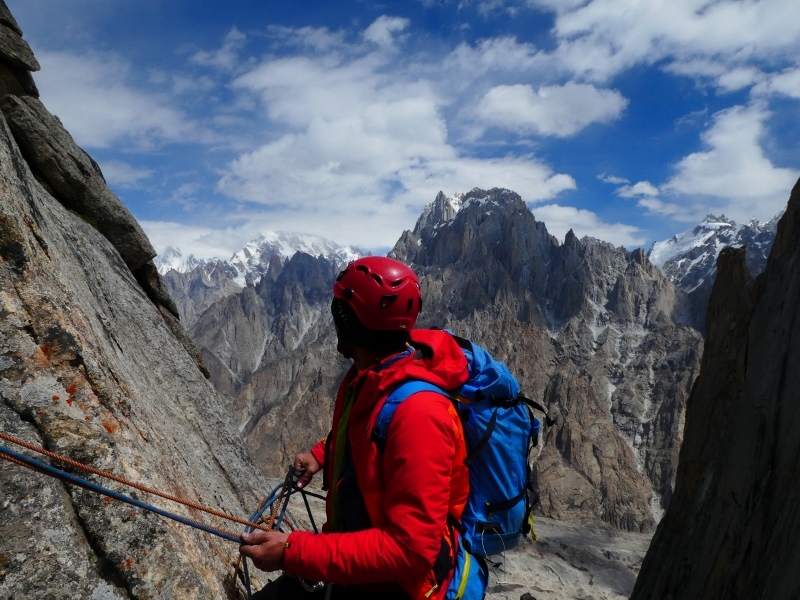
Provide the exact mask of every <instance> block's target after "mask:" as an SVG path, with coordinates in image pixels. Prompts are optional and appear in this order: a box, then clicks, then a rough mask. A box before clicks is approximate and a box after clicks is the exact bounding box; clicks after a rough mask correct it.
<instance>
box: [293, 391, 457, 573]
mask: <svg viewBox="0 0 800 600" xmlns="http://www.w3.org/2000/svg"><path fill="white" fill-rule="evenodd" d="M450 407H451V403H450V401H449V400H448V399H447V398H445V397H444V396H442V395H441V394H436V393H432V392H420V393H417V394H414V395H413V396H411V397H409V398H408V399H406V400H405V401H404V402H403V403H402V404H401V405H400V406H398V408H397V411H396V412H395V414H394V417H393V418H392V422H391V425H390V426H389V430H388V432H387V441H386V448H385V450H384V453H383V459H382V460H383V479H384V482H385V497H384V508H385V513H386V517H387V519H386V525H385V527H383V528H377V527H373V528H370V529H366V530H363V531H358V532H353V533H327V534H326V533H323V534H313V533H309V532H300V531H295V532H293V533H292V534H291V535H290V536H289V540H288V541H289V547H287V548H286V549H285V550H284V554H283V568H284V570H285V571H286V572H288V573H291V574H293V575H297V576H300V577H304V578H307V579H312V580H321V581H326V582H334V583H342V584H354V583H362V584H363V583H377V582H387V581H402V580H409V579H414V578H417V577H424V576H425V574H426V573H427V572H428V571H429V570H430V569H431V566H432V565H433V563H434V561H435V559H436V556H437V554H438V552H439V550H440V547H441V540H442V535H443V532H444V530H445V523H446V520H447V511H448V506H449V499H450V481H451V476H452V469H453V462H454V457H455V456H456V451H457V444H459V440H460V439H461V438H460V429H459V427H460V425H459V424H458V423H457V422H454V419H455V420H456V421H457V419H458V416H457V415H455V414H454V412H453V411H452V409H451V408H450Z"/></svg>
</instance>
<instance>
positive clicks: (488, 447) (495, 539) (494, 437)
mask: <svg viewBox="0 0 800 600" xmlns="http://www.w3.org/2000/svg"><path fill="white" fill-rule="evenodd" d="M451 335H452V334H451ZM453 339H454V340H455V341H456V342H457V343H458V345H459V346H460V347H461V349H462V351H463V352H464V356H465V357H466V359H467V363H468V369H469V379H468V380H467V382H466V383H465V384H464V385H463V386H462V387H461V388H460V389H458V390H450V391H445V390H442V389H441V388H439V387H437V386H435V385H433V384H430V383H426V382H423V381H409V382H406V383H403V384H401V385H400V386H399V387H397V388H396V389H395V390H394V391H393V392H392V393H391V394H390V395H389V397H388V398H387V399H386V402H385V403H384V405H383V408H381V411H380V413H379V415H378V419H377V421H376V424H375V429H374V431H373V434H372V437H373V439H374V440H375V441H377V442H378V443H379V444H381V445H383V444H385V442H386V434H387V431H388V429H389V423H391V420H392V416H393V415H394V413H395V411H396V410H397V407H398V406H399V405H400V403H401V402H403V401H404V400H405V399H406V398H408V397H409V396H411V395H412V394H415V393H417V392H421V391H432V392H437V393H439V394H443V395H445V396H447V397H448V398H450V399H451V400H453V401H455V402H456V408H457V409H458V414H459V416H460V418H461V423H462V425H463V427H464V437H465V439H466V443H467V458H466V460H465V461H464V462H465V463H466V465H467V467H468V469H469V488H470V490H469V497H468V498H467V503H466V506H465V507H464V512H463V514H462V515H461V521H460V522H455V520H453V522H452V524H453V526H454V527H456V529H458V531H459V532H460V533H461V537H460V542H461V544H460V545H461V547H460V548H459V552H458V555H457V557H456V565H455V569H456V571H455V575H454V577H453V581H452V583H451V585H450V588H451V589H450V590H448V594H447V596H446V598H448V600H449V599H451V598H453V599H456V598H459V599H461V598H463V599H464V600H471V599H473V598H475V599H479V598H482V597H483V594H484V591H485V589H486V585H487V580H488V572H487V567H486V564H485V562H484V560H483V559H484V558H485V557H488V556H491V555H494V554H501V553H503V552H505V551H506V550H508V549H510V548H513V547H514V546H516V545H517V544H518V543H519V541H520V540H521V539H522V536H524V535H526V534H527V533H529V532H530V531H531V526H530V520H529V517H530V514H531V510H532V509H533V506H534V505H535V504H536V502H538V493H537V490H536V488H535V484H534V482H533V481H532V478H531V469H530V467H529V465H528V459H529V455H530V451H531V448H532V447H533V446H535V445H536V443H537V441H538V435H539V429H540V427H541V422H540V421H539V419H537V418H535V417H534V416H533V414H532V410H531V409H532V408H535V409H537V410H540V411H542V412H543V413H546V411H545V409H544V408H543V407H542V406H541V405H539V404H538V403H536V402H534V401H532V400H530V399H528V398H525V397H524V396H521V395H520V389H519V384H518V383H517V380H516V379H515V378H514V376H513V375H512V374H511V373H510V372H509V370H508V367H506V365H505V364H504V363H502V362H500V361H498V360H495V359H494V358H493V357H492V355H491V354H489V352H487V351H486V350H485V349H484V348H482V347H480V346H478V345H477V344H473V343H472V342H470V341H469V340H466V339H463V338H459V337H457V336H455V335H453ZM547 420H548V425H550V424H552V421H550V419H549V418H548V419H547ZM476 557H477V560H476ZM451 592H452V593H451Z"/></svg>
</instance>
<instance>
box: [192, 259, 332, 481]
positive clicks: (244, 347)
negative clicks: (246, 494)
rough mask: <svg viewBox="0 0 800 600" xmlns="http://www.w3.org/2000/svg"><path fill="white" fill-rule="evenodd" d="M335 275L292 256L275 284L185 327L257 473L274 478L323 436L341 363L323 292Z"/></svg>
mask: <svg viewBox="0 0 800 600" xmlns="http://www.w3.org/2000/svg"><path fill="white" fill-rule="evenodd" d="M336 273H337V267H336V266H335V265H334V264H332V263H331V262H329V261H328V260H327V259H324V258H321V257H320V258H313V257H311V256H309V255H307V254H304V253H297V254H295V256H294V257H292V259H290V260H289V262H288V263H287V264H286V266H285V267H284V268H283V269H282V271H281V274H280V275H279V276H278V278H277V280H275V281H272V279H271V278H268V277H265V278H262V280H261V282H260V283H259V285H258V287H256V288H253V287H251V286H248V287H246V288H245V289H244V290H242V292H241V293H240V294H236V295H233V296H230V297H229V298H226V299H225V300H223V301H220V302H217V303H216V304H214V305H212V306H211V307H210V308H209V309H208V310H207V311H206V312H205V313H204V314H203V315H202V316H201V317H200V318H199V319H198V321H197V322H196V323H195V324H194V325H193V327H192V328H191V330H190V333H191V335H192V337H193V338H194V339H195V340H196V342H197V344H198V345H199V346H200V347H201V348H202V351H203V355H204V358H205V360H206V363H207V364H208V365H209V369H210V371H211V380H212V381H213V382H214V384H215V386H216V387H217V388H218V389H220V390H222V391H223V392H224V393H225V394H226V395H227V396H228V397H229V398H231V399H232V402H231V404H230V406H229V410H230V411H231V413H232V414H233V416H234V419H235V421H236V422H237V423H238V424H239V428H240V431H241V432H242V434H243V435H244V437H245V440H246V443H247V447H248V449H249V450H250V451H251V454H252V456H253V457H254V458H255V460H256V461H257V462H258V464H259V466H260V467H261V469H262V470H263V471H264V472H265V473H267V474H268V475H270V476H278V475H279V474H280V473H281V472H282V471H285V469H286V465H287V464H288V463H289V462H290V461H291V460H292V458H293V457H294V455H295V454H296V453H297V452H299V451H301V450H305V449H307V448H308V447H310V446H311V445H313V444H315V443H316V442H317V441H318V440H319V439H321V438H322V437H323V436H325V435H327V433H328V430H329V429H330V420H331V414H332V405H333V397H334V395H335V391H336V386H337V384H338V381H339V380H340V379H341V377H342V375H343V374H344V372H345V370H346V369H347V366H348V363H347V362H346V361H344V360H343V359H341V358H340V357H339V355H338V354H337V353H336V336H335V334H334V330H333V320H332V318H331V315H330V309H329V304H330V289H331V285H332V283H333V279H334V277H335V275H336Z"/></svg>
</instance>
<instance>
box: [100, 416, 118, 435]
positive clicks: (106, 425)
mask: <svg viewBox="0 0 800 600" xmlns="http://www.w3.org/2000/svg"><path fill="white" fill-rule="evenodd" d="M103 429H105V430H106V431H107V432H108V433H117V431H119V425H118V424H117V423H116V422H115V421H110V420H108V419H105V420H103Z"/></svg>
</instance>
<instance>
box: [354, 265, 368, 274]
mask: <svg viewBox="0 0 800 600" xmlns="http://www.w3.org/2000/svg"><path fill="white" fill-rule="evenodd" d="M356 271H361V272H362V273H364V274H365V275H369V267H368V266H367V265H358V266H357V267H356Z"/></svg>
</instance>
